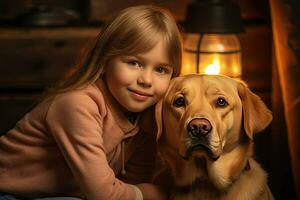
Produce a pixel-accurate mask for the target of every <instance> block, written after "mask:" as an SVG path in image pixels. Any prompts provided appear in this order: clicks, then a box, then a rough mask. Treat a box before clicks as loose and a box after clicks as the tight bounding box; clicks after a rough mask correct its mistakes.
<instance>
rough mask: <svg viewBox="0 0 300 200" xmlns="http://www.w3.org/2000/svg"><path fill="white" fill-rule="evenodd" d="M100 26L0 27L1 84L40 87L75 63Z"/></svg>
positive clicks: (18, 86)
mask: <svg viewBox="0 0 300 200" xmlns="http://www.w3.org/2000/svg"><path fill="white" fill-rule="evenodd" d="M98 32H99V28H84V29H81V28H61V29H49V28H48V29H0V66H1V67H0V88H20V87H21V88H36V87H39V88H43V87H45V86H49V84H52V83H54V82H55V81H57V80H59V79H61V78H62V77H63V75H64V74H65V73H66V72H67V70H68V69H70V68H71V67H73V66H74V64H75V62H76V61H77V58H78V56H79V54H80V49H82V48H83V47H84V45H85V44H86V43H88V41H89V40H91V39H93V38H94V37H96V36H97V34H98Z"/></svg>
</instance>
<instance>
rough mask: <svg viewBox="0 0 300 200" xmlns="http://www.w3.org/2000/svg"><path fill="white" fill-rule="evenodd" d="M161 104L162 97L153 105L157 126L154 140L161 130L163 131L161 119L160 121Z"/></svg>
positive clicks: (157, 137)
mask: <svg viewBox="0 0 300 200" xmlns="http://www.w3.org/2000/svg"><path fill="white" fill-rule="evenodd" d="M162 105H163V98H162V99H161V100H159V102H157V104H156V106H155V121H156V127H157V133H156V141H158V140H159V138H160V136H161V134H162V131H163V121H162Z"/></svg>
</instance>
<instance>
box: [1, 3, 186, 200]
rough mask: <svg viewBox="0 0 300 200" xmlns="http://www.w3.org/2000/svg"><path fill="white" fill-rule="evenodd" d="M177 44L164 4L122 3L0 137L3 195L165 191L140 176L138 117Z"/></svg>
mask: <svg viewBox="0 0 300 200" xmlns="http://www.w3.org/2000/svg"><path fill="white" fill-rule="evenodd" d="M181 48H182V46H181V38H180V33H179V31H178V29H177V26H176V23H175V21H174V19H173V18H172V17H171V15H170V14H169V13H168V12H167V11H166V10H163V9H161V8H157V7H153V6H136V7H130V8H127V9H125V10H123V11H121V12H120V13H119V14H118V15H117V16H116V17H115V18H113V20H111V21H110V23H108V24H107V25H106V26H105V27H104V28H103V30H102V32H101V33H100V35H99V36H98V38H97V40H96V42H95V44H94V46H93V47H92V48H91V50H90V51H89V52H88V53H87V56H86V57H85V59H84V61H83V62H82V64H81V65H80V66H81V67H80V68H79V70H78V71H76V72H75V73H73V75H72V76H70V77H69V78H68V79H67V80H66V81H64V82H63V83H61V84H60V85H58V86H57V88H55V90H52V91H51V92H50V93H49V94H48V96H47V97H46V98H45V99H44V100H43V101H42V102H41V103H40V104H39V105H37V106H36V107H35V108H34V109H33V110H32V111H31V112H29V113H27V114H26V115H25V116H24V117H23V119H21V120H20V121H19V122H18V123H17V124H16V126H15V127H14V128H13V129H11V130H10V131H9V132H8V133H7V134H5V135H4V136H2V137H1V138H0V180H1V181H0V192H1V195H2V198H3V197H4V196H5V195H7V196H8V195H10V197H12V196H13V197H16V198H18V197H20V198H31V199H32V198H40V197H46V196H48V197H49V196H70V197H78V198H87V199H89V200H93V199H95V200H113V199H122V200H127V199H128V200H134V199H143V197H144V199H162V198H164V195H163V193H161V192H160V190H159V189H158V188H157V187H155V186H154V185H152V184H147V183H145V182H149V180H150V176H151V172H152V169H153V165H154V164H153V160H154V159H153V158H154V157H155V141H154V140H155V139H154V138H152V137H150V135H149V134H146V133H144V132H143V131H139V130H140V128H139V125H138V124H139V118H140V115H141V113H142V111H144V110H145V109H147V108H150V107H151V106H152V105H154V104H155V103H156V102H157V101H158V100H159V98H161V97H162V95H163V94H164V93H165V92H166V90H167V88H168V85H169V81H170V79H171V78H172V77H174V76H177V75H178V74H179V71H180V66H181ZM125 182H126V183H125Z"/></svg>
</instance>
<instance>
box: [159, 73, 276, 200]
mask: <svg viewBox="0 0 300 200" xmlns="http://www.w3.org/2000/svg"><path fill="white" fill-rule="evenodd" d="M155 117H156V123H157V128H158V130H157V140H158V149H159V152H160V155H161V157H162V159H163V160H164V161H165V163H166V168H167V169H168V170H169V172H170V177H169V178H166V177H168V176H165V178H166V179H167V181H168V186H166V187H169V190H170V191H171V192H170V193H171V199H176V200H177V199H180V200H200V199H205V200H214V199H218V200H235V199H239V200H246V199H247V200H254V199H255V200H261V199H273V196H272V194H271V192H270V190H269V188H268V186H267V175H266V173H265V171H264V170H263V169H262V168H261V167H260V165H259V164H258V163H257V162H256V161H255V160H254V159H253V158H252V155H253V134H255V133H258V132H260V131H262V130H263V129H265V128H266V127H267V126H268V125H269V124H270V122H271V120H272V114H271V111H270V110H269V109H268V108H267V107H266V105H265V104H264V103H263V101H262V100H260V98H259V97H258V96H257V95H255V94H254V93H252V92H251V91H250V90H249V89H248V87H247V86H246V84H245V83H244V82H241V81H237V80H234V79H232V78H229V77H226V76H221V75H187V76H182V77H177V78H174V79H173V80H172V81H171V84H170V87H169V89H168V91H167V93H166V95H165V97H164V98H163V99H161V100H160V101H159V102H158V103H157V105H156V109H155Z"/></svg>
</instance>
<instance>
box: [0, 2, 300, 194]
mask: <svg viewBox="0 0 300 200" xmlns="http://www.w3.org/2000/svg"><path fill="white" fill-rule="evenodd" d="M204 1H205V0H204ZM223 1H227V0H223ZM198 2H201V0H200V1H198ZM211 2H216V1H215V0H211ZM232 2H233V3H234V4H235V5H237V6H238V8H239V10H240V17H241V22H242V26H243V30H242V31H237V32H236V33H233V34H234V37H236V38H237V41H238V42H239V44H238V47H237V50H234V51H231V53H232V52H233V53H234V54H235V55H237V56H235V57H236V58H237V59H238V64H239V70H240V71H239V74H238V78H241V79H243V80H245V81H246V82H247V83H248V85H249V87H250V88H251V90H252V91H253V92H254V93H256V94H258V95H259V96H260V97H261V98H262V100H263V101H264V102H265V103H266V104H267V105H268V107H269V108H270V109H271V110H272V111H273V114H274V120H273V122H272V124H271V125H270V126H269V127H268V128H267V129H266V130H265V131H264V132H262V133H260V134H257V135H255V138H254V140H255V154H256V155H255V158H256V160H258V162H259V163H261V165H262V167H263V168H264V169H265V170H266V171H267V172H268V174H269V186H270V188H271V190H272V192H273V194H274V196H275V198H276V199H297V195H298V199H299V192H300V191H299V184H300V183H299V181H300V180H299V179H300V164H299V163H300V161H299V159H300V158H298V157H299V148H300V147H299V145H300V144H299V138H300V133H299V132H300V131H299V129H298V128H300V127H299V123H300V120H299V117H300V115H299V112H300V105H299V104H300V100H299V99H300V98H299V97H300V96H299V93H300V88H299V87H300V83H299V81H297V79H298V77H300V69H299V68H300V67H299V58H300V53H299V52H300V51H299V49H300V39H299V36H300V33H299V27H300V26H299V20H300V14H299V9H300V5H299V2H297V1H296V0H294V1H293V0H286V1H279V0H274V1H272V0H270V1H268V0H233V1H232ZM192 3H193V1H192V0H114V1H111V0H64V1H62V0H1V1H0V112H1V115H0V133H1V134H5V133H6V132H7V131H8V130H9V129H10V128H12V127H13V126H14V124H15V123H16V122H17V121H18V120H19V119H20V118H21V117H22V116H23V115H24V114H25V113H26V112H28V111H29V110H30V109H31V108H32V105H33V104H34V103H35V102H36V101H37V98H38V97H39V95H40V94H41V93H42V92H43V91H44V90H45V89H46V88H48V87H50V86H52V85H53V84H55V82H56V81H58V80H60V79H62V78H63V77H64V76H65V74H66V72H68V71H69V70H71V69H72V67H73V66H74V65H75V63H76V62H77V60H78V58H79V57H80V55H81V52H82V51H83V49H84V48H85V47H86V46H87V45H88V43H89V42H90V41H92V40H93V39H94V38H95V37H96V36H97V34H98V33H99V31H100V30H101V26H102V24H103V23H104V22H105V21H106V20H107V19H108V17H109V16H111V15H112V14H115V13H117V12H118V11H120V10H121V9H123V8H126V7H128V6H132V5H139V4H153V5H158V6H161V7H164V8H167V9H169V10H170V11H171V12H172V14H173V15H174V16H175V18H176V20H177V22H178V25H179V26H180V27H181V30H182V36H183V38H184V40H186V39H187V38H189V37H188V34H189V33H188V31H187V30H186V29H185V28H186V27H185V22H186V20H187V10H188V7H189V6H190V5H191V4H192ZM199 12H200V11H199ZM212 12H215V11H212ZM211 14H212V15H213V13H211ZM189 20H192V21H193V20H194V21H195V22H197V20H198V19H193V17H192V18H189ZM193 26H197V25H193ZM199 34H200V35H203V36H204V35H205V33H203V32H201V33H199ZM218 34H219V33H218ZM226 34H228V33H226ZM218 37H219V36H218ZM203 38H204V37H203ZM199 41H200V40H199ZM184 42H186V41H184ZM185 44H186V43H185ZM199 44H200V42H199ZM187 48H188V47H185V49H187ZM203 48H204V47H203ZM194 52H196V53H200V54H201V53H203V52H204V50H203V51H201V49H198V50H197V49H196V50H194ZM204 53H206V54H209V53H207V52H206V51H205V52H204ZM223 54H224V52H223ZM225 54H228V53H225ZM225 54H224V55H225ZM214 55H216V54H214ZM184 56H185V57H184V59H183V60H184V62H186V60H187V58H188V57H189V56H188V53H187V54H185V55H184ZM198 57H199V56H198ZM198 57H197V56H196V58H198ZM193 59H194V58H193ZM203 61H204V60H203V59H202V60H201V61H199V62H200V63H204V62H203ZM198 64H199V63H198ZM185 65H186V66H187V64H186V63H183V67H185ZM186 69H187V68H186ZM183 70H184V69H183ZM188 71H189V72H190V70H186V71H183V73H189V72H188ZM190 73H192V72H190ZM253 184H255V183H253Z"/></svg>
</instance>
